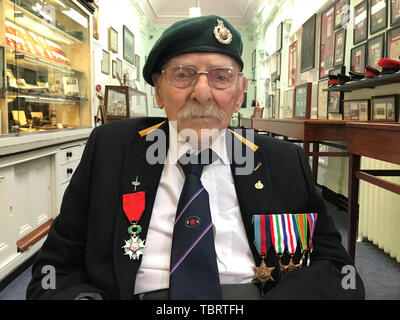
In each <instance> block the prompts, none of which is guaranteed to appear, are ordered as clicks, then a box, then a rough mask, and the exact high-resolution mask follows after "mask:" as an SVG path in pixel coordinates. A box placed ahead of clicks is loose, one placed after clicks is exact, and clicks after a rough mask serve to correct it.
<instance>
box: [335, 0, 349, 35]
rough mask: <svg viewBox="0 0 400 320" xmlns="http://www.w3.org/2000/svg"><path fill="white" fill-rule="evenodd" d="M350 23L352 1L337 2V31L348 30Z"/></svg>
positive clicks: (342, 0)
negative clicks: (340, 29) (339, 29)
mask: <svg viewBox="0 0 400 320" xmlns="http://www.w3.org/2000/svg"><path fill="white" fill-rule="evenodd" d="M349 22H350V0H338V1H336V2H335V30H336V29H338V28H343V29H347V24H348V23H349Z"/></svg>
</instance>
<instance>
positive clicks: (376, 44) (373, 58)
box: [367, 33, 385, 70]
mask: <svg viewBox="0 0 400 320" xmlns="http://www.w3.org/2000/svg"><path fill="white" fill-rule="evenodd" d="M384 56H385V33H381V34H379V35H377V36H376V37H374V38H371V39H368V42H367V65H369V66H371V67H372V68H375V69H378V70H379V65H378V61H379V60H380V59H381V58H383V57H384Z"/></svg>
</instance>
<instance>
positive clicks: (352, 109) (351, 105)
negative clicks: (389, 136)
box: [343, 99, 371, 121]
mask: <svg viewBox="0 0 400 320" xmlns="http://www.w3.org/2000/svg"><path fill="white" fill-rule="evenodd" d="M370 112H371V105H370V100H369V99H367V100H345V101H343V120H361V121H368V120H369V115H370Z"/></svg>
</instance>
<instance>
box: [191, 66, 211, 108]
mask: <svg viewBox="0 0 400 320" xmlns="http://www.w3.org/2000/svg"><path fill="white" fill-rule="evenodd" d="M207 76H208V75H207V74H204V73H201V74H199V75H198V77H197V81H196V83H195V84H194V86H193V91H192V94H191V98H192V99H194V100H197V101H198V102H199V103H205V102H207V101H209V100H211V97H212V95H211V88H210V85H209V84H208V78H207Z"/></svg>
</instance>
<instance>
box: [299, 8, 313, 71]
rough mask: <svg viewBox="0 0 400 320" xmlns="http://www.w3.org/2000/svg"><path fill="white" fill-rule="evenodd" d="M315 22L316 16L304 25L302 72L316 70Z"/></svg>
mask: <svg viewBox="0 0 400 320" xmlns="http://www.w3.org/2000/svg"><path fill="white" fill-rule="evenodd" d="M315 22H316V15H315V14H314V15H313V16H312V17H311V18H310V19H308V20H307V22H306V23H304V24H303V32H302V35H301V69H300V71H301V72H305V71H307V70H310V69H312V68H314V65H315V62H314V61H315Z"/></svg>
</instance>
